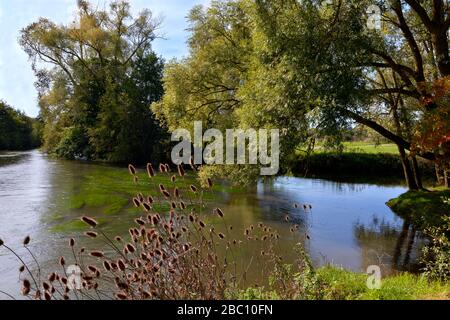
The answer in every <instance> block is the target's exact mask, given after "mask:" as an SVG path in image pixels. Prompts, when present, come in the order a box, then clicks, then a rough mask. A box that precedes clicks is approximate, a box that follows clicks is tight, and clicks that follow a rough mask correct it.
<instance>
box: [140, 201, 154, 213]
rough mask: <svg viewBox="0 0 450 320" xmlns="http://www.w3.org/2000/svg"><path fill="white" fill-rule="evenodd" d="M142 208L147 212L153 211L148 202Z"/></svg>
mask: <svg viewBox="0 0 450 320" xmlns="http://www.w3.org/2000/svg"><path fill="white" fill-rule="evenodd" d="M142 206H143V207H144V210H145V211H150V210H151V209H152V207H151V206H150V205H149V204H148V203H146V202H143V203H142Z"/></svg>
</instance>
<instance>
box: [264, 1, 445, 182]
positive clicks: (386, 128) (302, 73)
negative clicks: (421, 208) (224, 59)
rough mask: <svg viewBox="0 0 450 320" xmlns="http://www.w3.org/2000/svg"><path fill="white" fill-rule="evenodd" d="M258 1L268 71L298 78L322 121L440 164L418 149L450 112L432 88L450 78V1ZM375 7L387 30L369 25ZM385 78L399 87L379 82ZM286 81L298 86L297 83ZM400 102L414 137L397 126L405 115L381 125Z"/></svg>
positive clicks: (295, 105) (291, 101) (291, 99)
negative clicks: (349, 126) (421, 132)
mask: <svg viewBox="0 0 450 320" xmlns="http://www.w3.org/2000/svg"><path fill="white" fill-rule="evenodd" d="M256 3H257V16H258V17H259V19H258V20H257V26H258V28H259V29H260V30H261V31H262V33H263V34H264V35H265V43H267V46H265V47H264V48H263V50H262V52H261V56H262V57H263V58H262V59H265V57H272V58H271V59H270V61H271V62H270V63H267V64H266V67H267V68H273V63H274V61H280V62H275V63H276V64H279V65H282V66H283V67H284V68H286V70H291V72H293V78H295V80H294V81H295V82H296V83H297V86H298V88H301V91H305V90H306V91H307V92H308V93H309V95H310V96H311V97H313V98H315V99H318V100H320V103H319V104H317V106H316V108H315V109H316V112H317V113H318V115H319V119H320V122H319V123H322V124H325V125H327V126H330V127H331V128H333V127H336V126H338V127H339V126H342V125H346V123H347V121H348V120H351V121H354V122H357V123H359V124H362V125H365V126H367V127H369V128H371V129H373V130H375V131H376V132H377V133H379V134H380V135H382V136H384V137H385V138H387V139H389V140H391V141H392V142H394V143H396V144H397V145H398V147H399V150H400V152H402V151H403V150H409V151H411V152H412V153H413V154H417V155H419V156H421V157H423V158H426V159H429V160H435V159H436V153H435V152H433V151H434V150H430V149H426V148H419V147H418V146H417V143H416V140H415V135H416V134H415V133H416V131H417V130H418V128H420V126H421V123H423V122H424V121H426V120H427V119H428V118H429V117H430V116H431V115H433V114H434V113H435V112H437V110H438V109H440V108H447V106H445V105H438V104H436V103H435V102H434V101H435V99H433V92H432V91H431V90H429V87H430V84H431V83H432V82H433V81H435V80H436V79H437V78H446V77H448V76H449V75H448V64H449V55H448V38H447V32H448V28H449V25H450V17H449V15H448V3H445V2H444V1H443V0H433V1H422V2H420V3H419V2H417V1H400V0H392V1H377V2H376V3H375V2H372V1H340V0H336V1H313V0H311V1H301V2H299V1H294V0H292V1H276V0H275V1H264V0H260V1H256ZM374 4H376V5H377V6H378V8H380V13H382V16H381V21H380V22H381V26H382V28H381V29H380V30H374V29H373V28H368V27H367V26H368V24H367V19H368V18H369V17H368V16H367V9H368V8H369V7H370V5H374ZM275 57H276V58H275ZM385 74H389V75H390V77H392V80H393V81H389V82H386V81H384V82H383V81H380V76H383V75H385ZM381 80H382V79H381ZM280 81H283V78H280ZM286 83H287V84H288V85H289V87H292V84H291V80H289V81H286ZM394 96H395V97H394ZM284 97H285V100H286V101H287V103H286V107H287V108H292V109H299V108H300V109H304V101H302V100H301V99H297V98H296V97H295V96H293V95H292V90H291V89H289V90H286V91H285V93H284ZM393 99H394V100H395V101H399V102H400V103H401V104H403V105H404V104H407V106H406V108H403V111H404V112H407V113H409V115H413V117H414V120H415V124H416V126H415V127H414V128H412V130H413V134H410V135H409V136H408V135H403V134H402V133H401V130H399V129H400V125H401V124H400V123H397V125H396V120H399V119H398V117H397V118H395V117H394V118H393V119H392V120H391V121H390V122H388V123H387V124H386V123H385V122H383V121H380V118H379V115H380V114H383V113H384V114H389V113H391V110H390V108H391V106H392V104H391V102H394V100H393ZM386 101H387V102H388V103H386ZM406 118H408V117H406ZM403 125H406V124H403ZM413 160H414V159H413ZM416 181H418V179H416ZM416 181H414V179H409V182H410V183H409V186H410V188H411V189H417V188H418V187H419V186H418V184H417V183H416ZM419 184H420V183H419Z"/></svg>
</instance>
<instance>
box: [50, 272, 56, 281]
mask: <svg viewBox="0 0 450 320" xmlns="http://www.w3.org/2000/svg"><path fill="white" fill-rule="evenodd" d="M55 280H56V273H55V272H53V273H52V274H50V275H49V276H48V281H50V282H53V281H55Z"/></svg>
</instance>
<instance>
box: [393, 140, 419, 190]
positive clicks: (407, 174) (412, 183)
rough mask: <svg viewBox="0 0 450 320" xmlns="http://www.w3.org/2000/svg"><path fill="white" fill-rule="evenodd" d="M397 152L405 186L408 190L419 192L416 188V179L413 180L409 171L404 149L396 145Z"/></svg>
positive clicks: (409, 167)
mask: <svg viewBox="0 0 450 320" xmlns="http://www.w3.org/2000/svg"><path fill="white" fill-rule="evenodd" d="M397 147H398V152H399V153H400V159H401V161H402V167H403V173H404V174H405V179H406V184H407V185H408V189H409V190H419V187H418V186H417V183H416V179H415V178H414V173H413V171H412V170H411V165H410V163H409V160H408V157H407V156H406V152H405V149H403V148H402V147H401V146H399V145H397Z"/></svg>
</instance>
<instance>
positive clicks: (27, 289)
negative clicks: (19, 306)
mask: <svg viewBox="0 0 450 320" xmlns="http://www.w3.org/2000/svg"><path fill="white" fill-rule="evenodd" d="M30 290H31V283H30V281H28V280H27V279H25V280H23V282H22V294H23V295H24V296H26V295H28V294H29V293H30Z"/></svg>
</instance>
